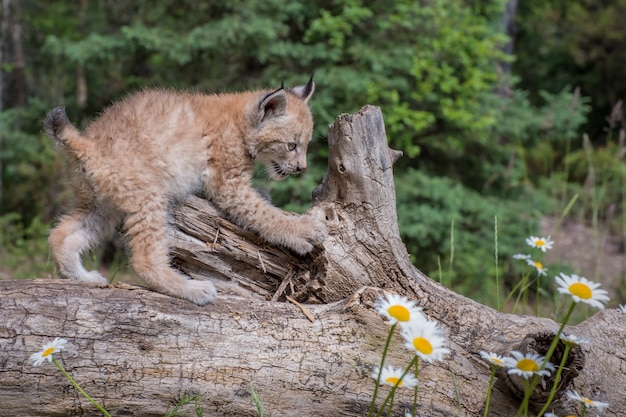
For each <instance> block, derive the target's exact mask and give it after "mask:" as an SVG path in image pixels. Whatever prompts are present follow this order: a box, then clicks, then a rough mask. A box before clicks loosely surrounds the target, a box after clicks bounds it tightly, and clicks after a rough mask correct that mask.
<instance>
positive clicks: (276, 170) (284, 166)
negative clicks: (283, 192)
mask: <svg viewBox="0 0 626 417" xmlns="http://www.w3.org/2000/svg"><path fill="white" fill-rule="evenodd" d="M310 135H311V134H310V132H307V133H300V132H285V136H284V137H283V138H281V140H276V141H273V142H271V143H266V144H264V146H262V149H261V151H260V152H259V154H258V155H257V160H259V161H261V162H263V163H264V164H265V167H266V168H267V172H268V174H269V176H270V178H271V179H273V180H284V179H285V178H287V177H288V176H289V175H292V174H299V173H301V172H303V171H304V170H306V167H307V163H306V151H307V147H308V144H309V138H310Z"/></svg>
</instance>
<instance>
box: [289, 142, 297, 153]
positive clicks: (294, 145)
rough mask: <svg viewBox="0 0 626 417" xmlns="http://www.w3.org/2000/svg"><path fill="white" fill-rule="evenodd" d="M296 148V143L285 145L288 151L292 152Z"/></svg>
mask: <svg viewBox="0 0 626 417" xmlns="http://www.w3.org/2000/svg"><path fill="white" fill-rule="evenodd" d="M296 146H298V144H297V143H294V142H290V143H288V144H287V149H289V150H290V151H293V150H294V149H296Z"/></svg>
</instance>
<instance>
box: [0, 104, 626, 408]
mask: <svg viewBox="0 0 626 417" xmlns="http://www.w3.org/2000/svg"><path fill="white" fill-rule="evenodd" d="M329 154H330V157H329V168H328V173H327V175H326V177H325V178H324V181H323V183H322V184H321V185H320V186H319V187H318V188H317V189H316V190H315V192H314V199H315V205H314V207H313V208H312V209H311V210H312V213H313V214H314V215H318V216H323V217H324V218H326V221H327V224H328V227H329V231H330V233H329V237H328V238H327V239H326V241H324V242H323V244H322V247H320V248H317V249H316V250H315V251H314V252H313V253H312V254H311V255H309V256H307V257H302V258H301V257H297V256H295V255H294V254H292V253H290V252H288V251H286V250H283V249H281V248H276V247H271V246H268V245H267V244H265V243H264V242H262V241H261V240H259V239H258V238H257V237H256V236H254V235H253V234H251V233H248V232H245V231H242V230H240V229H239V228H237V227H236V226H234V225H232V224H231V223H229V222H228V221H227V220H225V219H223V218H221V217H220V216H219V215H218V213H217V212H215V211H214V210H213V209H212V208H211V207H210V205H209V204H208V203H207V202H205V201H203V200H201V199H197V198H191V199H190V200H189V201H188V202H186V204H185V205H184V206H183V207H181V208H180V209H178V210H177V212H176V214H175V216H174V226H175V227H174V228H173V232H172V236H171V239H172V248H173V250H172V252H173V256H174V263H175V264H176V265H178V266H179V267H180V268H181V269H183V270H185V271H186V272H187V273H189V274H190V275H192V276H193V277H194V278H196V279H203V278H205V277H207V276H211V277H212V278H213V279H215V278H216V277H217V280H218V288H219V290H220V297H219V299H218V301H217V302H216V303H215V304H213V305H209V306H203V307H199V306H196V305H193V304H191V303H189V302H186V301H183V300H179V299H174V298H171V297H167V296H164V295H161V294H158V293H154V292H150V291H147V290H144V289H141V288H137V287H131V286H126V285H114V286H108V287H107V286H93V285H86V284H83V283H74V282H68V281H58V280H32V281H4V282H0V308H1V309H0V314H1V315H2V317H1V320H0V416H52V415H94V414H96V413H97V411H96V410H95V408H94V407H93V406H92V405H91V404H90V403H89V402H87V401H86V400H85V399H83V398H82V397H80V396H79V394H78V393H77V392H76V391H75V390H74V389H73V387H72V386H71V385H70V384H69V382H68V381H67V380H65V378H64V377H63V376H62V375H61V374H60V372H59V371H58V370H57V369H56V368H55V367H54V366H52V365H49V364H47V362H46V364H45V365H42V366H39V367H33V366H31V365H30V364H29V363H28V357H29V355H30V354H31V353H33V352H36V351H38V350H40V349H41V346H42V345H43V343H44V342H46V341H49V340H50V339H51V338H54V337H63V338H66V339H68V341H69V343H68V346H67V348H66V349H65V350H64V351H63V352H61V353H60V354H59V355H58V358H59V360H60V361H61V362H62V363H63V364H64V366H65V368H66V369H67V370H68V371H69V372H70V373H71V374H72V375H73V376H74V377H75V378H76V380H77V381H78V382H79V383H80V384H81V385H82V386H83V388H85V390H86V391H87V392H88V393H90V394H91V395H92V396H93V397H94V398H95V399H96V400H97V401H99V402H100V403H101V404H102V405H104V406H105V408H107V409H108V410H109V411H110V412H111V414H112V415H141V416H153V415H154V416H157V415H164V414H165V411H166V409H167V408H168V405H172V404H175V403H176V402H177V401H178V400H179V399H180V398H181V397H182V396H183V395H185V394H188V393H189V394H198V395H199V396H200V398H201V406H202V408H203V410H204V415H205V416H224V415H228V416H244V415H255V411H254V406H253V403H252V400H251V398H250V395H249V394H248V386H249V385H251V386H253V387H254V388H255V390H256V391H257V392H258V393H259V395H260V397H261V400H262V401H263V402H264V404H265V408H266V410H267V411H268V413H269V414H270V415H273V416H279V415H280V416H290V415H293V416H296V415H297V416H301V415H304V416H308V415H310V416H363V415H366V414H367V409H368V406H369V402H370V400H371V396H372V392H373V385H374V383H373V380H372V379H371V378H370V375H371V372H372V369H373V368H374V367H375V366H377V365H378V363H379V361H380V355H381V353H382V349H383V346H384V343H385V338H386V336H387V332H388V330H389V326H388V324H387V323H385V321H384V320H383V319H382V318H381V317H380V316H379V315H378V314H377V313H376V312H375V311H374V310H373V304H374V302H375V300H376V298H377V297H379V296H380V295H381V294H382V291H383V290H384V291H389V292H395V293H399V294H403V295H407V296H409V297H410V298H412V299H414V300H416V301H417V303H418V305H420V306H421V307H422V308H423V310H424V312H425V313H426V314H427V315H428V316H429V317H430V318H432V319H435V320H438V321H439V322H440V323H441V325H442V326H443V327H444V328H445V329H446V332H447V335H448V340H449V348H450V350H451V351H452V353H451V355H449V356H448V357H447V359H446V360H444V361H443V362H439V363H433V364H426V363H423V364H422V365H421V366H420V391H419V408H418V411H419V413H420V414H423V415H425V416H433V417H438V416H450V415H457V416H471V417H474V416H479V415H482V410H483V407H484V404H485V396H486V393H487V384H488V381H489V376H490V370H489V367H488V365H487V364H486V363H485V362H484V361H483V360H481V359H480V357H479V351H481V350H487V351H494V352H500V353H503V354H506V353H508V352H509V351H510V350H513V349H518V350H520V349H524V350H528V351H537V352H538V353H545V350H546V348H547V345H546V341H548V340H549V339H550V336H551V334H552V332H553V331H555V330H556V329H557V327H558V325H557V324H556V323H554V322H553V321H551V320H549V319H542V318H535V317H528V316H518V315H510V314H503V313H499V312H497V311H494V310H493V309H490V308H488V307H485V306H482V305H480V304H478V303H475V302H473V301H471V300H469V299H467V298H464V297H462V296H460V295H458V294H455V293H454V292H452V291H449V290H447V289H445V288H443V287H442V286H440V285H439V284H437V283H436V282H434V281H433V280H431V279H430V278H428V277H427V276H425V275H423V274H422V273H421V272H420V271H419V270H417V269H416V268H414V267H413V266H412V265H411V263H410V261H409V257H408V254H407V252H406V249H405V247H404V245H403V244H402V241H401V239H400V235H399V232H398V225H397V218H396V211H395V191H394V185H393V174H392V169H391V167H392V165H393V163H394V162H395V160H396V159H397V158H398V153H397V152H396V151H392V150H390V149H389V148H388V147H387V142H386V137H385V133H384V127H383V120H382V115H381V114H380V111H379V109H377V108H375V107H365V108H363V109H362V110H361V112H359V113H358V114H356V115H342V116H340V117H339V118H338V120H337V121H336V122H335V124H334V125H333V126H331V128H330V132H329ZM288 300H291V301H293V302H295V304H294V303H292V302H282V301H288ZM566 331H567V333H574V334H576V335H577V336H579V337H582V338H586V339H589V340H591V341H592V343H590V344H589V345H583V346H581V347H578V348H575V349H574V350H572V352H571V353H570V357H569V360H568V366H567V370H566V372H565V374H564V378H563V381H562V383H561V385H560V387H559V391H558V394H557V401H556V402H555V406H554V411H555V412H557V413H558V414H559V415H565V414H573V413H575V412H576V404H574V403H572V402H568V401H564V400H565V398H564V395H563V393H564V391H565V390H566V389H575V390H578V391H579V392H582V393H585V394H586V395H587V396H592V397H593V398H594V399H598V400H600V401H608V402H609V403H610V404H611V406H610V408H609V410H608V411H607V412H606V413H605V415H611V416H626V399H625V395H624V391H625V388H626V387H625V385H626V383H625V382H624V381H625V378H624V373H623V372H624V369H626V346H625V344H624V334H626V320H625V319H624V316H623V315H621V314H620V313H618V312H617V311H616V310H607V311H602V312H599V313H597V314H596V315H594V316H593V317H591V318H590V319H588V320H586V321H584V322H583V323H581V324H579V325H577V326H572V327H568V328H567V329H566ZM559 354H560V353H559V352H557V356H556V358H555V359H554V361H555V362H558V360H559V357H558V355H559ZM409 360H410V354H409V352H408V351H406V350H405V349H404V348H403V347H402V342H401V341H400V340H399V338H394V339H393V342H392V345H391V349H390V356H389V359H388V363H392V364H394V365H396V366H402V365H405V364H406V363H408V361H409ZM548 382H549V381H548ZM519 388H520V387H519V385H518V383H517V381H515V380H512V379H510V378H508V377H507V376H506V375H504V374H499V378H498V379H497V382H496V384H495V387H494V393H493V394H492V404H491V406H490V415H491V416H512V415H515V411H516V409H517V406H518V404H519V399H520V396H521V393H520V390H519ZM549 388H550V386H549V384H548V386H547V389H549ZM535 394H536V395H535V397H534V398H535V400H536V402H537V403H541V401H543V400H545V398H546V388H544V387H542V386H539V387H538V389H537V390H536V393H535ZM411 401H412V398H411V397H410V395H408V394H406V395H405V394H403V393H399V394H398V397H397V399H396V404H397V406H396V407H395V409H396V410H398V411H397V412H396V413H397V414H394V415H403V412H402V411H404V409H409V404H410V403H411ZM381 403H382V399H381ZM379 404H380V403H379Z"/></svg>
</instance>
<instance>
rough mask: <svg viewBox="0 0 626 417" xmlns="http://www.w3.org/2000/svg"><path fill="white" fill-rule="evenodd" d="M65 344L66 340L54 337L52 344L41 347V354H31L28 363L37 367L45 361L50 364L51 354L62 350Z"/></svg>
mask: <svg viewBox="0 0 626 417" xmlns="http://www.w3.org/2000/svg"><path fill="white" fill-rule="evenodd" d="M66 343H67V340H65V339H60V338H58V337H55V338H54V340H53V341H52V342H48V343H46V344H45V345H43V348H42V350H41V352H37V353H33V354H32V355H30V361H31V362H32V363H33V366H39V365H41V364H42V363H43V361H45V360H48V362H52V354H53V353H57V352H60V351H61V350H63V348H65V344H66Z"/></svg>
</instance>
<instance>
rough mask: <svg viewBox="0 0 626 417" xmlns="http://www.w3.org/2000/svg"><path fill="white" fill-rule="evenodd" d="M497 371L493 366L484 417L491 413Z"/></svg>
mask: <svg viewBox="0 0 626 417" xmlns="http://www.w3.org/2000/svg"><path fill="white" fill-rule="evenodd" d="M497 369H498V368H497V367H496V366H495V365H491V378H489V387H488V388H487V399H486V400H485V413H484V414H483V417H487V413H488V412H489V402H490V401H491V390H492V389H493V380H494V379H495V378H496V370H497ZM413 414H415V413H413Z"/></svg>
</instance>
